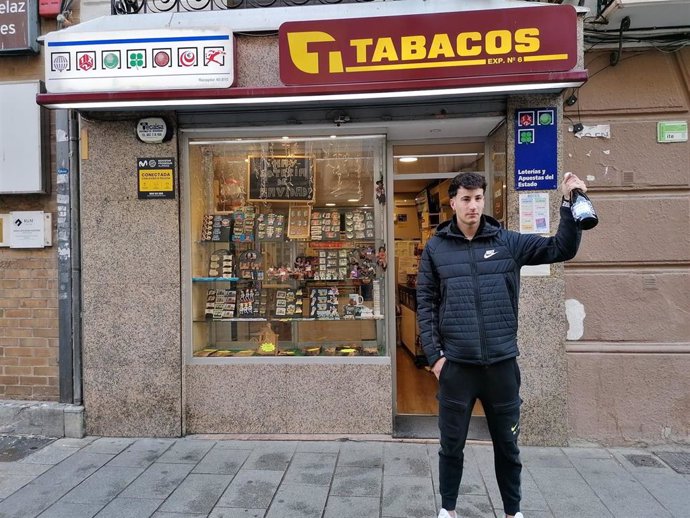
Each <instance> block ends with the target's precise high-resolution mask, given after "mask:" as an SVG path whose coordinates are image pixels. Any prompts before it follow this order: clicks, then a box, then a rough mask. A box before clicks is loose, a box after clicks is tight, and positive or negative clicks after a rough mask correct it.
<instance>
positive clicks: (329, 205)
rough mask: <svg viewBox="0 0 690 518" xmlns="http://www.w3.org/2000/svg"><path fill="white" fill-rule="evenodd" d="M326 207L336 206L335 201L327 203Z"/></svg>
mask: <svg viewBox="0 0 690 518" xmlns="http://www.w3.org/2000/svg"><path fill="white" fill-rule="evenodd" d="M326 207H335V203H326Z"/></svg>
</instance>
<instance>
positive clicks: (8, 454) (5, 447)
mask: <svg viewBox="0 0 690 518" xmlns="http://www.w3.org/2000/svg"><path fill="white" fill-rule="evenodd" d="M54 441H55V439H52V438H47V437H36V436H32V435H28V436H26V435H0V462H16V461H18V460H21V459H23V458H25V457H27V456H29V455H31V454H32V453H36V452H38V451H39V450H41V449H42V448H45V447H46V446H48V445H49V444H50V443H52V442H54Z"/></svg>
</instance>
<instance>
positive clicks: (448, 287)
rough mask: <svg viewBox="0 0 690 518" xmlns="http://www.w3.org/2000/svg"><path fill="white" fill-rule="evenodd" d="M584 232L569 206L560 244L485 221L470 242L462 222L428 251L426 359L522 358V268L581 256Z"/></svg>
mask: <svg viewBox="0 0 690 518" xmlns="http://www.w3.org/2000/svg"><path fill="white" fill-rule="evenodd" d="M580 236H581V231H580V230H579V228H578V227H577V225H576V223H575V221H574V220H573V217H572V214H571V212H570V209H569V208H568V206H567V202H566V203H564V206H562V207H561V221H560V223H559V226H558V232H557V233H556V235H555V236H553V237H541V236H539V235H536V234H520V233H518V232H513V231H510V230H504V229H502V228H500V226H499V223H498V221H496V220H495V219H493V218H491V217H489V216H482V221H481V223H480V226H479V229H478V231H477V234H476V235H475V236H474V238H473V239H472V240H468V239H467V238H466V237H465V236H464V235H463V234H462V232H460V230H459V228H458V226H457V224H456V222H455V218H454V219H453V220H449V221H446V222H444V223H442V224H441V225H439V226H438V228H437V231H436V234H435V235H434V237H432V238H431V239H430V240H429V241H428V242H427V244H426V247H425V249H424V253H423V254H422V258H421V262H420V265H419V274H418V275H417V319H418V322H419V331H420V336H421V341H422V346H423V348H424V352H425V354H426V356H427V358H428V360H429V365H433V364H434V363H435V362H436V360H438V359H439V358H440V357H441V356H444V355H445V356H446V357H448V358H449V359H450V360H454V361H457V362H464V363H475V364H480V365H488V364H492V363H496V362H499V361H501V360H504V359H507V358H512V357H515V356H517V355H518V347H517V330H518V298H519V295H520V268H521V267H522V266H524V265H536V264H545V263H555V262H559V261H567V260H568V259H572V258H573V257H575V254H576V253H577V249H578V247H579V245H580Z"/></svg>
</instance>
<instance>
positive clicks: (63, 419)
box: [0, 400, 84, 438]
mask: <svg viewBox="0 0 690 518" xmlns="http://www.w3.org/2000/svg"><path fill="white" fill-rule="evenodd" d="M0 434H4V435H40V436H43V437H72V438H81V437H83V436H84V407H83V406H81V405H70V404H67V403H54V402H50V401H14V400H0Z"/></svg>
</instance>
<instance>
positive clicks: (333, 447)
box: [295, 441, 342, 453]
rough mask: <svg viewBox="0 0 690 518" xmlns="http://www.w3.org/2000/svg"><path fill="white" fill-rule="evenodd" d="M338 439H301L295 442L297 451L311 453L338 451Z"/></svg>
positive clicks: (339, 443)
mask: <svg viewBox="0 0 690 518" xmlns="http://www.w3.org/2000/svg"><path fill="white" fill-rule="evenodd" d="M341 444H342V443H341V442H340V441H301V442H299V443H298V444H297V449H296V450H295V451H298V452H312V453H338V452H339V451H340V445H341Z"/></svg>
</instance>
